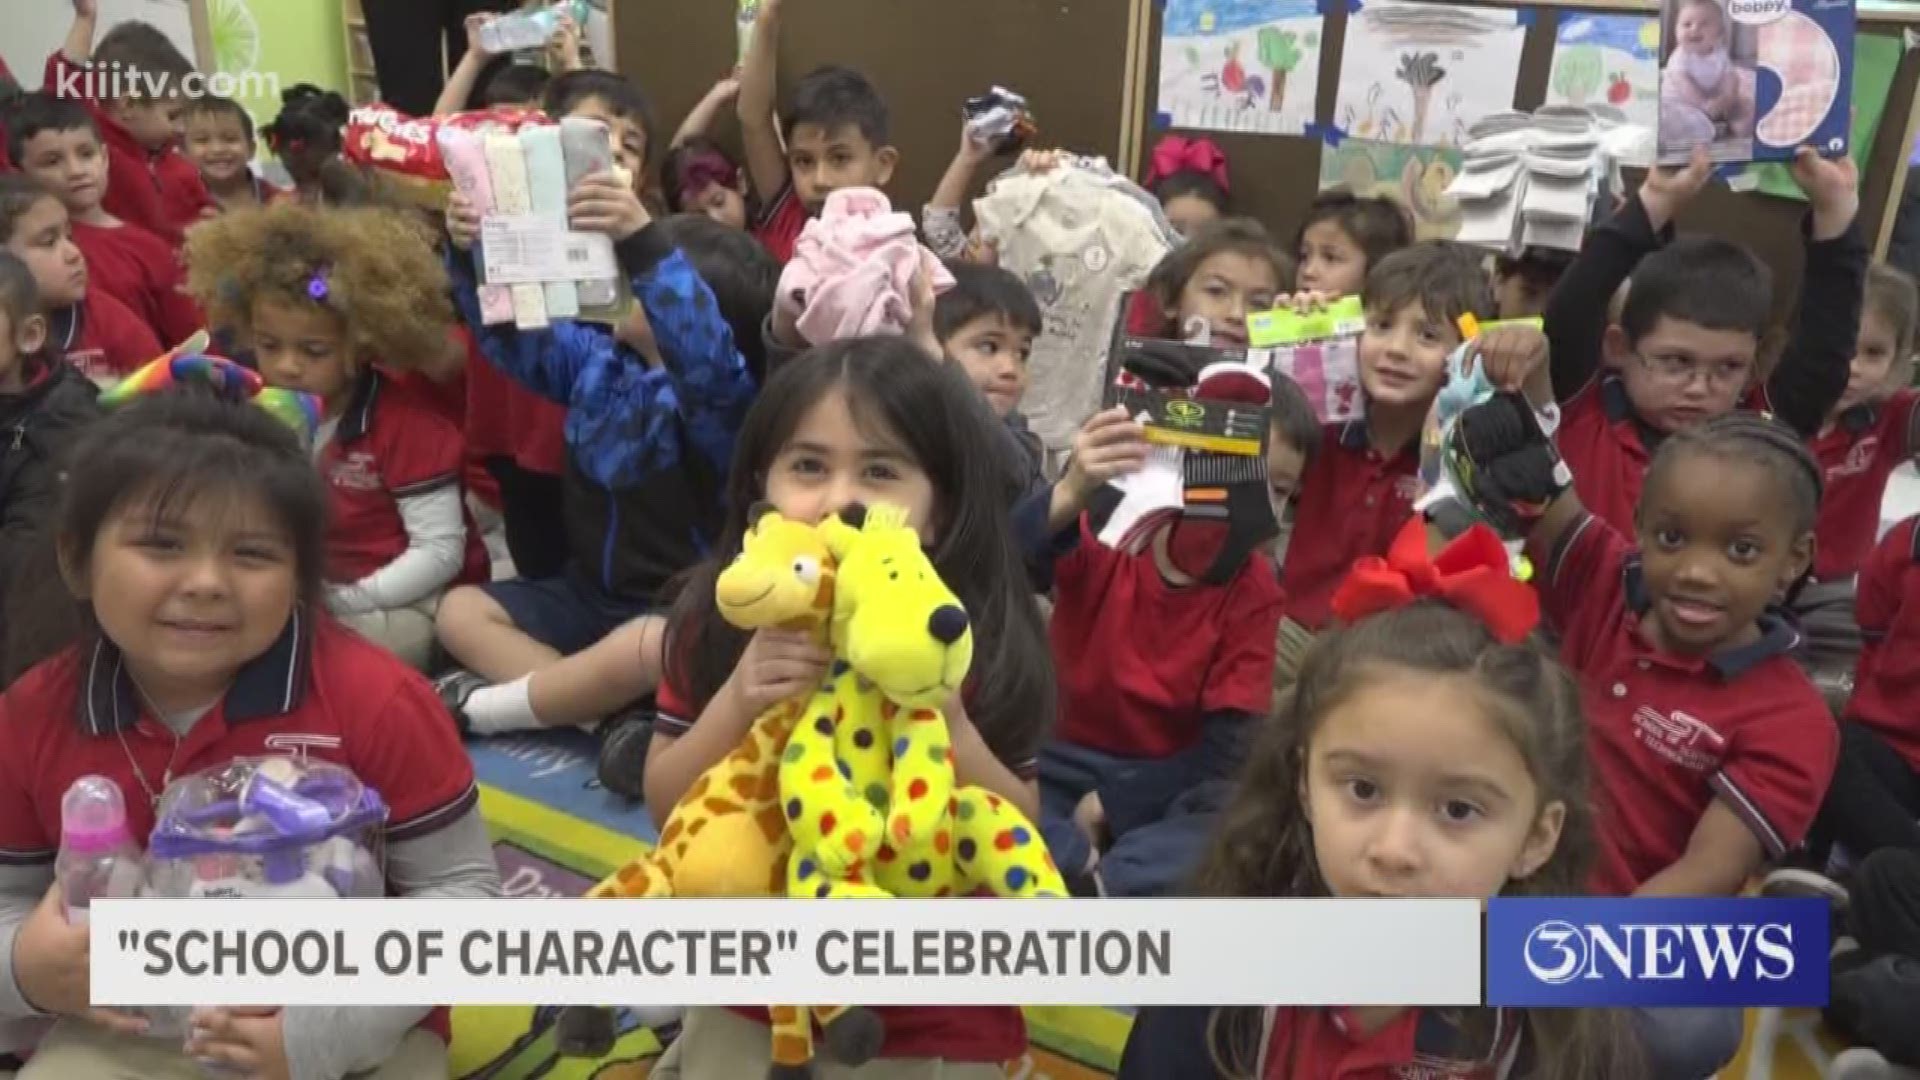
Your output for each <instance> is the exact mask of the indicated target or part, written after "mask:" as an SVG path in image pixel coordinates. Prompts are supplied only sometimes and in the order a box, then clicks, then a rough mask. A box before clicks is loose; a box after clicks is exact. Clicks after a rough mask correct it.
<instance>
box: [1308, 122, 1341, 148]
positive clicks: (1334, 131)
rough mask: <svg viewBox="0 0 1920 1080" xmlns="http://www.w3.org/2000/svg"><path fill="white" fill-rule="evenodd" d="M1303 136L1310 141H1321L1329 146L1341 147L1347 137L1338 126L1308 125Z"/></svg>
mask: <svg viewBox="0 0 1920 1080" xmlns="http://www.w3.org/2000/svg"><path fill="white" fill-rule="evenodd" d="M1302 134H1304V135H1306V136H1307V138H1309V139H1319V140H1320V141H1321V142H1323V143H1326V144H1327V145H1328V146H1339V145H1340V143H1341V142H1342V141H1344V140H1345V139H1346V137H1347V133H1346V132H1344V131H1342V130H1340V126H1339V125H1338V124H1308V125H1307V126H1306V127H1305V128H1303V129H1302Z"/></svg>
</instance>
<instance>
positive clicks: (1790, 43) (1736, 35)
mask: <svg viewBox="0 0 1920 1080" xmlns="http://www.w3.org/2000/svg"><path fill="white" fill-rule="evenodd" d="M1660 29H1661V38H1660V54H1661V65H1660V128H1659V160H1660V161H1661V162H1663V163H1670V164H1672V163H1681V162H1685V161H1686V160H1687V159H1688V158H1689V157H1690V156H1692V154H1693V151H1694V149H1695V148H1696V147H1700V146H1705V147H1706V148H1707V150H1708V155H1709V156H1710V157H1711V158H1712V159H1713V160H1714V161H1722V162H1726V161H1781V160H1786V159H1789V158H1791V157H1793V155H1794V152H1795V151H1796V150H1798V149H1799V148H1800V147H1802V146H1812V147H1813V148H1814V149H1815V150H1817V151H1819V152H1820V153H1821V154H1823V155H1826V156H1828V157H1832V156H1836V155H1839V154H1842V153H1845V152H1846V150H1847V133H1848V128H1849V125H1850V124H1851V120H1852V118H1851V115H1850V114H1851V108H1850V103H1851V102H1852V100H1853V90H1852V84H1853V34H1854V0H1661V4H1660Z"/></svg>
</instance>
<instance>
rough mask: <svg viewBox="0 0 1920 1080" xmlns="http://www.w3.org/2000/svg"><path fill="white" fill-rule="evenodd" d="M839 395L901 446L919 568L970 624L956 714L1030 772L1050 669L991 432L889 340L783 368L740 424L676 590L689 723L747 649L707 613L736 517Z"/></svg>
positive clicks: (982, 412)
mask: <svg viewBox="0 0 1920 1080" xmlns="http://www.w3.org/2000/svg"><path fill="white" fill-rule="evenodd" d="M836 390H837V391H839V392H841V393H844V394H845V395H846V397H847V407H848V409H849V411H850V412H852V414H853V417H854V420H855V422H856V423H858V424H860V425H861V426H862V427H863V428H866V429H867V430H869V431H874V432H884V433H886V436H887V438H888V439H889V440H890V441H893V442H897V443H898V444H899V445H901V446H902V447H903V448H904V449H905V451H906V453H907V454H909V455H910V456H911V457H912V458H913V460H914V462H915V464H917V465H919V467H920V468H921V469H923V470H924V471H925V472H926V474H927V478H928V479H929V480H930V481H931V482H932V484H933V491H934V514H935V520H936V522H937V523H938V526H939V528H938V539H937V540H936V541H935V542H934V544H933V552H932V556H933V564H934V567H935V568H936V569H938V570H939V571H940V576H941V577H942V578H943V579H944V580H945V581H946V583H947V585H948V587H950V588H951V589H953V591H954V593H955V594H956V595H958V596H959V597H960V600H961V602H962V603H963V604H965V605H966V608H967V612H968V613H969V614H970V615H971V616H972V618H973V625H974V627H975V633H974V657H973V672H972V676H971V678H970V680H969V686H968V694H967V713H968V715H969V717H970V718H971V719H972V720H973V722H974V724H975V725H976V726H978V727H979V729H980V734H981V736H982V737H983V738H985V739H986V742H987V745H988V746H990V747H991V748H992V749H993V752H994V754H995V756H997V757H999V758H1000V759H1001V761H1003V762H1007V763H1010V764H1018V763H1020V762H1024V761H1027V760H1030V759H1031V758H1032V757H1033V756H1034V754H1035V753H1036V752H1037V751H1038V748H1039V745H1040V741H1041V739H1042V738H1043V737H1044V735H1045V733H1046V732H1047V731H1048V730H1049V729H1050V728H1051V726H1052V718H1053V711H1054V682H1053V667H1052V664H1051V662H1050V659H1049V653H1048V649H1047V639H1046V635H1045V633H1044V631H1043V630H1042V628H1041V624H1040V612H1039V608H1038V607H1037V606H1036V605H1035V603H1034V600H1033V594H1032V591H1031V590H1030V589H1029V588H1028V586H1027V575H1026V572H1025V570H1024V569H1022V563H1021V560H1020V557H1019V553H1018V552H1017V551H1016V550H1015V549H1014V545H1013V541H1012V535H1013V533H1012V528H1011V526H1010V525H1009V523H1008V518H1007V505H1006V481H1005V478H1004V477H1003V476H1002V475H1001V471H1000V466H999V462H998V459H997V457H996V456H995V455H994V454H992V453H990V452H989V448H991V447H993V446H995V445H997V444H996V443H995V442H994V439H995V438H996V437H997V433H996V432H995V431H994V430H993V424H994V422H995V421H994V420H993V418H992V417H991V416H990V415H989V413H988V412H987V407H986V404H985V402H984V400H982V399H981V397H980V395H979V394H978V393H976V392H975V391H974V389H973V387H972V386H971V385H969V384H968V383H967V382H966V380H965V378H964V376H962V375H960V374H959V373H958V372H957V371H956V370H955V369H954V368H953V367H952V365H949V364H940V363H935V362H933V361H932V360H930V359H929V358H928V357H927V356H926V355H924V354H923V353H921V352H920V350H919V349H917V348H916V347H915V346H914V345H912V344H911V343H909V342H908V341H907V340H906V339H904V338H900V337H869V338H853V339H850V340H846V341H836V342H833V343H831V344H828V345H822V346H820V347H819V348H816V349H811V350H809V351H808V352H806V353H804V354H802V355H801V356H799V357H798V358H796V359H794V360H793V361H791V362H789V363H787V364H785V365H783V366H782V367H781V368H780V369H779V370H778V371H777V372H776V373H775V374H774V375H773V376H772V377H771V378H770V379H769V380H768V381H767V385H766V388H765V389H764V390H762V391H761V392H760V396H759V398H758V399H756V400H755V401H754V403H753V408H752V409H751V410H750V411H749V412H748V413H747V418H746V422H745V423H744V424H743V425H742V426H741V429H740V438H739V441H738V443H737V444H736V445H735V447H734V453H733V469H732V472H731V473H730V474H729V475H728V477H727V488H726V524H725V527H724V531H723V532H722V535H721V539H720V543H719V544H718V545H717V547H716V548H715V554H714V556H713V557H712V558H710V559H708V560H707V561H706V562H704V563H702V564H700V565H699V566H697V567H695V568H694V569H692V570H691V571H689V572H688V573H687V574H686V575H685V577H684V578H683V579H682V580H681V582H680V583H679V589H678V592H677V596H676V600H675V603H674V608H673V614H672V617H671V621H670V623H669V626H668V631H667V634H668V637H667V642H668V644H667V655H668V657H669V661H668V663H669V671H670V673H671V676H672V678H673V680H674V683H675V685H676V686H678V687H680V688H682V689H683V691H684V692H685V694H686V696H687V701H688V704H689V705H690V706H691V707H692V709H693V710H694V711H695V712H696V713H697V712H698V711H699V710H700V709H703V708H705V707H706V703H707V702H708V701H710V700H712V698H713V695H714V694H715V693H716V692H717V691H718V690H719V689H720V687H721V685H722V684H724V683H725V682H726V681H727V679H728V677H729V676H731V675H732V674H733V669H734V666H735V665H736V664H738V663H739V661H740V653H741V650H743V649H745V648H746V643H747V636H746V635H745V634H744V633H742V632H741V631H739V630H736V629H734V628H733V627H732V626H730V625H728V624H727V622H726V620H724V619H722V618H721V617H720V614H719V612H718V611H717V610H716V609H715V607H714V602H713V585H714V577H715V575H716V574H717V573H718V572H719V568H720V567H721V566H723V565H725V563H726V562H727V561H729V560H731V559H732V558H733V557H734V555H736V554H737V553H738V552H739V551H740V541H741V538H742V536H744V535H745V533H746V527H747V513H748V510H749V509H750V508H751V507H752V506H753V505H754V504H755V503H756V502H760V501H761V500H763V499H764V498H765V497H766V494H765V493H766V474H767V470H768V469H770V468H771V467H772V465H773V459H774V456H775V455H777V454H778V453H779V452H780V450H781V448H782V447H783V446H785V445H786V443H787V441H788V440H789V439H791V438H792V437H793V432H794V429H795V428H796V427H798V426H799V423H800V420H801V417H803V416H804V415H805V414H806V412H807V410H809V409H811V408H813V406H814V405H815V403H817V402H819V401H820V400H821V399H822V398H824V397H825V396H826V395H827V394H829V393H831V392H833V391H836Z"/></svg>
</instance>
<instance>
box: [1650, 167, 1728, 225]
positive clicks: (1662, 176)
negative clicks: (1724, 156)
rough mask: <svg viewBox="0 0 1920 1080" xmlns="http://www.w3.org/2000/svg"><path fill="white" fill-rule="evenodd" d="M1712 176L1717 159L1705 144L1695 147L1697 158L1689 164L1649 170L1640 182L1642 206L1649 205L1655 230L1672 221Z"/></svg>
mask: <svg viewBox="0 0 1920 1080" xmlns="http://www.w3.org/2000/svg"><path fill="white" fill-rule="evenodd" d="M1712 179H1713V162H1712V160H1711V159H1709V158H1708V157H1707V148H1706V147H1704V146H1696V147H1694V148H1693V159H1692V160H1691V161H1689V162H1687V163H1686V164H1685V165H1677V166H1676V165H1656V166H1654V167H1653V168H1651V169H1648V170H1647V178H1646V179H1645V180H1643V181H1641V182H1640V205H1641V206H1642V207H1644V208H1646V211H1647V220H1648V221H1649V222H1652V223H1653V230H1654V231H1655V232H1659V231H1660V230H1661V229H1664V228H1666V227H1667V226H1668V225H1670V224H1672V222H1673V219H1674V218H1676V217H1679V216H1680V211H1681V210H1683V209H1685V208H1686V205H1687V204H1688V203H1690V202H1692V201H1693V198H1694V196H1696V195H1698V194H1700V189H1701V188H1704V187H1706V186H1707V182H1708V181H1709V180H1712Z"/></svg>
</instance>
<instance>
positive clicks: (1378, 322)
mask: <svg viewBox="0 0 1920 1080" xmlns="http://www.w3.org/2000/svg"><path fill="white" fill-rule="evenodd" d="M1361 297H1362V299H1363V301H1364V302H1365V304H1366V311H1367V325H1366V329H1365V330H1364V331H1363V332H1362V333H1361V336H1360V385H1361V388H1362V389H1363V390H1364V391H1365V392H1366V395H1367V405H1366V418H1365V419H1364V420H1350V421H1347V422H1346V423H1344V424H1328V425H1326V426H1325V427H1324V428H1323V429H1322V436H1321V444H1320V452H1319V453H1318V454H1317V455H1316V456H1315V457H1314V460H1313V463H1312V464H1311V465H1309V466H1308V467H1307V473H1306V476H1305V477H1304V478H1303V479H1302V481H1301V489H1300V501H1299V505H1298V507H1297V509H1296V511H1295V514H1294V528H1293V539H1292V542H1291V543H1290V544H1289V545H1288V547H1287V559H1286V567H1285V571H1284V572H1283V573H1282V575H1281V580H1283V581H1285V582H1286V586H1287V619H1288V621H1289V622H1291V623H1293V624H1295V625H1296V626H1298V627H1300V628H1302V629H1305V630H1309V631H1316V630H1319V629H1321V628H1322V627H1324V626H1325V625H1326V623H1327V619H1328V618H1329V612H1328V610H1327V604H1328V602H1329V601H1330V600H1331V599H1332V598H1333V591H1334V589H1335V588H1336V587H1338V585H1339V584H1340V580H1341V579H1342V578H1343V577H1344V576H1345V575H1346V572H1347V569H1348V568H1349V567H1351V566H1352V565H1353V560H1355V559H1358V558H1360V557H1361V556H1363V555H1384V554H1385V553H1386V551H1387V548H1388V547H1390V546H1391V545H1392V543H1393V538H1394V537H1395V536H1396V535H1397V534H1398V533H1399V532H1400V527H1401V526H1402V525H1404V524H1406V521H1407V516H1408V515H1409V514H1411V513H1412V512H1413V499H1414V496H1415V495H1416V494H1417V493H1418V488H1419V482H1420V481H1419V476H1418V471H1419V465H1420V447H1419V436H1420V426H1421V425H1422V424H1423V423H1425V422H1426V418H1427V410H1428V409H1429V408H1430V407H1431V406H1432V405H1433V399H1434V396H1435V395H1437V394H1438V393H1439V392H1440V384H1441V382H1443V381H1444V380H1445V379H1446V372H1447V356H1448V355H1449V354H1450V353H1452V352H1453V350H1454V349H1456V348H1458V347H1459V345H1460V342H1461V336H1460V327H1459V320H1460V317H1461V316H1462V315H1468V314H1471V315H1473V316H1474V317H1475V318H1477V319H1491V318H1493V313H1494V300H1493V290H1492V288H1491V286H1490V285H1489V284H1488V281H1487V275H1486V272H1485V270H1483V269H1482V268H1481V256H1480V255H1479V254H1478V253H1475V252H1473V251H1472V250H1470V249H1468V248H1465V247H1462V246H1460V245H1457V244H1451V243H1447V242H1444V241H1437V240H1430V241H1426V242H1423V243H1419V244H1415V245H1413V246H1412V247H1408V248H1402V249H1400V250H1399V251H1396V252H1394V253H1392V254H1391V255H1388V256H1386V257H1385V258H1383V259H1381V260H1380V262H1379V263H1378V264H1377V265H1375V266H1374V267H1373V269H1372V270H1370V271H1368V273H1367V284H1366V288H1365V289H1364V290H1363V291H1362V293H1361Z"/></svg>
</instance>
